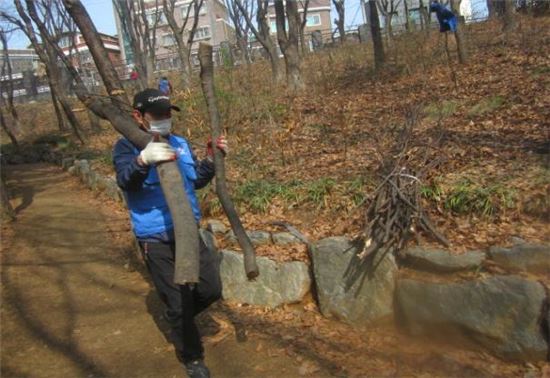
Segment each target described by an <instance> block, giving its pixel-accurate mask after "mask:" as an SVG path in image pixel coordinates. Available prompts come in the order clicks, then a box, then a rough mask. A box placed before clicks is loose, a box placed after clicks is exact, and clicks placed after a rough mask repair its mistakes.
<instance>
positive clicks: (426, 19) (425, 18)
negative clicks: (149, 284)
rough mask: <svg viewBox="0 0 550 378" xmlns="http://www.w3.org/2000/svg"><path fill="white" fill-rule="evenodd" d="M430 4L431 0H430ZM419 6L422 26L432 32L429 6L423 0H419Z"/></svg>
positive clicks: (427, 31)
mask: <svg viewBox="0 0 550 378" xmlns="http://www.w3.org/2000/svg"><path fill="white" fill-rule="evenodd" d="M428 4H429V0H428ZM418 8H419V9H420V28H421V29H424V30H425V31H426V33H428V34H429V33H430V17H431V16H430V15H431V13H430V12H429V11H428V8H427V7H426V6H425V5H424V1H423V0H418Z"/></svg>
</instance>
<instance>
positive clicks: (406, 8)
mask: <svg viewBox="0 0 550 378" xmlns="http://www.w3.org/2000/svg"><path fill="white" fill-rule="evenodd" d="M403 11H404V12H405V30H407V31H409V30H411V18H410V17H409V3H408V0H403Z"/></svg>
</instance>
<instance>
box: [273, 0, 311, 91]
mask: <svg viewBox="0 0 550 378" xmlns="http://www.w3.org/2000/svg"><path fill="white" fill-rule="evenodd" d="M274 5H275V23H276V25H277V40H278V42H279V47H280V48H281V51H282V52H283V55H284V57H285V66H286V78H287V84H288V86H289V87H290V88H291V89H292V90H293V91H296V90H298V89H303V88H304V87H305V85H304V82H303V79H302V71H301V67H300V52H299V50H298V36H299V25H298V22H297V21H298V5H297V3H296V2H295V1H288V2H286V3H283V0H275V1H274ZM286 21H288V31H287V30H286Z"/></svg>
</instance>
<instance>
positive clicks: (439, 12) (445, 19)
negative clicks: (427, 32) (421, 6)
mask: <svg viewBox="0 0 550 378" xmlns="http://www.w3.org/2000/svg"><path fill="white" fill-rule="evenodd" d="M430 12H435V14H436V16H437V21H438V22H439V31H440V32H441V33H445V32H448V31H451V32H453V33H454V32H456V28H457V19H456V16H455V14H454V13H453V12H452V11H451V10H449V9H447V8H446V7H445V6H444V5H443V4H440V3H439V1H437V0H434V1H432V3H431V4H430Z"/></svg>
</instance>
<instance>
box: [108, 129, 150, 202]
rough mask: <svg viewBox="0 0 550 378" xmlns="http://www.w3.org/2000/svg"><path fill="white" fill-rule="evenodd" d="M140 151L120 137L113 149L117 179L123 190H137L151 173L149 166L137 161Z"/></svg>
mask: <svg viewBox="0 0 550 378" xmlns="http://www.w3.org/2000/svg"><path fill="white" fill-rule="evenodd" d="M137 157H138V153H137V152H136V149H135V148H134V147H133V145H132V144H131V143H130V142H129V141H128V140H126V139H120V140H119V141H118V142H117V143H116V144H115V147H114V149H113V164H114V165H115V171H116V181H117V184H118V186H119V187H120V188H121V189H122V190H126V191H136V190H139V189H140V188H141V186H142V185H143V182H144V181H145V179H146V178H147V176H148V174H149V167H148V166H146V167H141V166H139V165H138V163H137Z"/></svg>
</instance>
